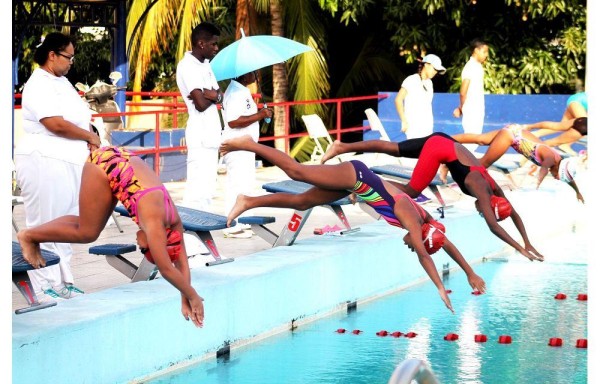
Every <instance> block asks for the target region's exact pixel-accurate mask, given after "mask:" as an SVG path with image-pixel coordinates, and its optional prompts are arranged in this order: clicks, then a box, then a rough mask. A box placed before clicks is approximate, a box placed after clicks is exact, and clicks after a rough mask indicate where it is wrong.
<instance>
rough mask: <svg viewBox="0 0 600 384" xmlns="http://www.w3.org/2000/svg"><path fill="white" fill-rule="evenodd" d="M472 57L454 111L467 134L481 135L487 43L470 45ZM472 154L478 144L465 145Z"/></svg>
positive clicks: (462, 75)
mask: <svg viewBox="0 0 600 384" xmlns="http://www.w3.org/2000/svg"><path fill="white" fill-rule="evenodd" d="M469 46H470V47H471V52H472V53H471V57H470V58H469V61H468V62H467V64H465V66H464V68H463V70H462V74H461V79H462V83H461V85H460V104H459V106H458V108H455V109H454V112H453V115H454V117H457V118H458V117H461V116H462V126H463V130H464V132H465V133H473V134H481V132H482V131H483V120H484V117H485V102H484V88H483V75H484V73H483V63H484V62H485V61H486V60H487V58H488V55H489V48H488V45H487V44H486V43H484V42H483V41H481V40H478V39H475V40H473V41H471V43H470V44H469ZM465 147H467V148H468V149H469V150H470V151H471V152H474V151H475V149H476V148H477V145H476V144H468V145H465Z"/></svg>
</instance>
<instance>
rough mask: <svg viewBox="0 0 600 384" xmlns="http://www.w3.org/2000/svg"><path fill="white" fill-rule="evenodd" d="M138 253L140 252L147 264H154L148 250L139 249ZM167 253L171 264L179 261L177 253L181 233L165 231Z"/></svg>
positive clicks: (178, 251) (179, 249)
mask: <svg viewBox="0 0 600 384" xmlns="http://www.w3.org/2000/svg"><path fill="white" fill-rule="evenodd" d="M140 251H142V253H143V254H144V256H146V259H148V261H149V262H151V263H152V264H154V258H153V257H152V254H151V253H150V248H141V249H140ZM167 252H168V253H169V257H170V258H171V262H173V263H174V262H176V261H177V259H179V253H180V252H181V233H180V232H179V231H172V230H171V229H167Z"/></svg>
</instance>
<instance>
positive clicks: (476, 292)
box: [471, 290, 482, 296]
mask: <svg viewBox="0 0 600 384" xmlns="http://www.w3.org/2000/svg"><path fill="white" fill-rule="evenodd" d="M481 294H482V292H481V291H477V290H475V291H473V292H471V295H475V296H479V295H481Z"/></svg>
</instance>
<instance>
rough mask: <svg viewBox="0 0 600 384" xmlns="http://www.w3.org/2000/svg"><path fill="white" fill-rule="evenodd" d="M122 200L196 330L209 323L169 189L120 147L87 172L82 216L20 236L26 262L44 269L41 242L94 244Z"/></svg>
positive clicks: (95, 154)
mask: <svg viewBox="0 0 600 384" xmlns="http://www.w3.org/2000/svg"><path fill="white" fill-rule="evenodd" d="M117 200H119V201H121V202H122V203H123V205H124V206H125V208H126V209H127V211H128V212H129V214H130V215H131V218H132V219H133V221H134V222H135V223H136V224H138V226H139V228H140V230H139V231H138V233H137V236H138V244H139V246H140V248H141V249H143V253H144V255H145V256H146V258H148V260H149V261H150V262H152V263H154V264H156V266H157V267H158V270H159V271H160V274H161V276H162V277H164V278H165V280H167V281H168V282H169V283H171V284H172V285H173V286H174V287H175V288H177V289H178V290H179V291H180V292H181V296H182V301H181V306H182V308H181V311H182V313H183V316H184V317H185V319H186V320H192V321H193V323H194V324H195V325H196V326H197V327H201V326H202V325H203V321H204V304H203V303H202V301H203V299H202V298H201V297H200V296H199V295H198V293H197V292H196V290H195V289H194V288H193V287H192V285H191V283H190V282H191V279H190V269H189V265H188V260H187V253H186V250H185V244H184V242H183V241H182V239H181V234H182V233H183V224H182V223H181V219H180V217H179V214H178V213H177V209H176V208H175V206H174V205H173V202H172V201H171V197H170V196H169V193H168V192H167V190H166V189H165V187H164V185H163V184H162V182H161V181H160V179H159V178H158V176H157V175H156V174H155V173H154V171H153V170H152V169H150V167H148V165H146V163H145V162H144V161H143V160H142V159H140V158H139V157H137V156H134V154H133V153H131V152H129V151H127V150H125V149H123V148H117V147H102V148H99V149H96V150H95V151H92V152H91V153H90V157H89V158H88V161H87V162H86V163H85V165H84V167H83V174H82V177H81V191H80V195H79V216H63V217H59V218H57V219H55V220H52V221H50V222H48V223H45V224H42V225H40V226H37V227H33V228H28V229H24V230H21V231H19V233H17V239H18V240H19V243H20V244H21V248H22V250H23V257H24V258H25V260H27V262H29V263H30V264H31V265H33V266H34V267H35V268H39V267H43V266H44V259H43V258H42V257H41V254H40V243H46V242H57V243H91V242H93V241H95V240H96V239H98V237H99V236H100V232H101V231H102V230H103V229H104V227H105V226H106V222H107V221H108V218H109V217H110V215H111V213H112V211H113V210H114V208H115V205H116V203H117Z"/></svg>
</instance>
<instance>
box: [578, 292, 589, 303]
mask: <svg viewBox="0 0 600 384" xmlns="http://www.w3.org/2000/svg"><path fill="white" fill-rule="evenodd" d="M577 300H579V301H587V293H580V294H579V295H577Z"/></svg>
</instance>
